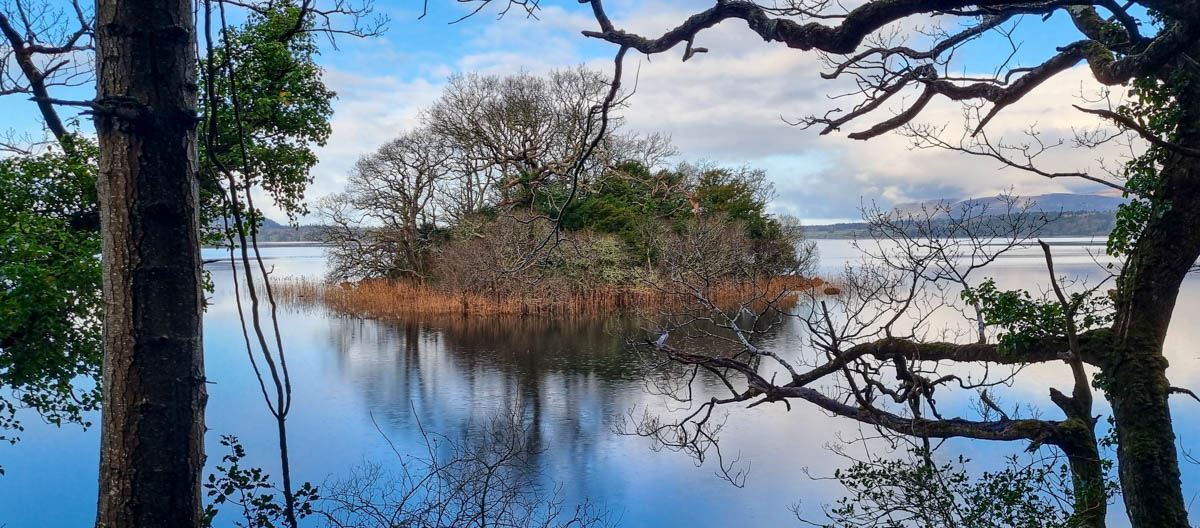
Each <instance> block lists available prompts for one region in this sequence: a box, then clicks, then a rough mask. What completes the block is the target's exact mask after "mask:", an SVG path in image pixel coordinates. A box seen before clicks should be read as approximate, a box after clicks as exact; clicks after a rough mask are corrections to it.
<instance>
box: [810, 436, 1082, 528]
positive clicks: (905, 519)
mask: <svg viewBox="0 0 1200 528" xmlns="http://www.w3.org/2000/svg"><path fill="white" fill-rule="evenodd" d="M969 463H970V459H968V458H965V457H962V456H959V457H957V458H955V459H954V460H953V461H951V462H947V463H944V464H941V465H937V464H936V463H933V462H930V461H927V459H926V458H925V457H924V456H923V454H922V452H920V451H917V452H914V453H913V457H912V459H877V460H872V461H866V462H862V461H860V462H856V463H854V464H853V465H852V466H850V467H849V468H847V469H844V470H838V471H837V472H835V473H834V479H835V480H837V481H839V483H840V484H841V485H842V486H844V487H845V488H846V490H847V492H848V495H847V496H845V497H842V498H841V499H839V500H838V501H837V503H836V504H835V505H832V506H831V507H830V508H829V509H828V510H827V511H826V512H825V514H826V516H827V517H828V521H827V522H811V521H810V524H813V525H815V526H822V527H825V528H852V527H881V528H882V527H887V528H901V527H909V526H912V527H917V526H919V527H923V528H931V527H940V528H951V527H954V528H992V527H995V526H1020V527H1023V528H1066V527H1072V526H1077V524H1076V522H1075V520H1074V516H1073V514H1072V513H1071V512H1070V504H1071V494H1072V491H1071V485H1070V483H1071V475H1070V470H1069V469H1068V468H1067V466H1066V465H1057V464H1053V463H1042V462H1039V461H1034V462H1032V463H1022V461H1020V460H1019V459H1018V458H1017V457H1015V456H1013V457H1009V458H1008V459H1006V461H1005V464H1004V467H1003V468H1001V469H999V470H996V471H985V472H982V473H980V474H979V476H977V477H973V476H971V475H972V472H971V471H969V470H968V467H967V466H968V464H969ZM797 513H798V514H799V512H797Z"/></svg>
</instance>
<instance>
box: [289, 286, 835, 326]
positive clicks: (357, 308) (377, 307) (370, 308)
mask: <svg viewBox="0 0 1200 528" xmlns="http://www.w3.org/2000/svg"><path fill="white" fill-rule="evenodd" d="M822 284H824V283H823V282H822V281H821V279H812V278H805V277H798V276H780V277H773V278H771V279H768V280H764V281H759V282H757V283H744V282H734V281H730V282H727V283H722V284H717V285H713V286H711V287H710V288H709V290H708V292H707V295H706V297H707V298H709V299H711V300H712V301H713V302H714V303H716V304H718V305H731V306H732V305H736V304H737V303H739V302H745V301H746V300H748V299H759V300H763V299H767V300H777V301H778V302H779V303H780V304H786V305H791V304H793V303H795V297H796V296H795V295H793V294H792V292H795V291H798V290H803V289H810V288H815V287H819V286H821V285H822ZM272 287H273V289H274V293H275V296H276V298H277V299H278V300H279V301H280V302H281V303H283V304H285V305H291V306H297V307H310V306H318V305H320V306H324V307H326V308H329V309H331V310H333V311H335V312H338V313H342V314H347V315H352V316H357V317H368V318H376V319H388V318H397V317H405V316H412V315H446V314H461V315H489V316H490V315H548V316H565V315H592V314H604V313H619V312H635V313H636V312H648V311H650V310H656V309H663V308H686V307H688V306H691V305H695V303H696V301H695V298H694V297H692V296H691V295H688V294H683V293H678V292H674V291H667V290H666V289H664V288H656V287H652V286H638V287H633V286H615V285H604V286H599V287H595V288H590V289H587V290H582V291H576V292H570V293H563V292H554V291H538V290H537V289H536V287H535V288H534V289H532V290H531V291H526V292H523V293H518V294H515V295H486V294H477V293H468V292H459V291H449V290H444V289H441V288H438V287H436V286H434V285H431V284H427V283H422V282H416V281H392V280H367V281H361V282H358V283H341V284H332V283H326V282H319V281H313V280H307V279H284V280H279V281H275V282H274V283H273V284H272Z"/></svg>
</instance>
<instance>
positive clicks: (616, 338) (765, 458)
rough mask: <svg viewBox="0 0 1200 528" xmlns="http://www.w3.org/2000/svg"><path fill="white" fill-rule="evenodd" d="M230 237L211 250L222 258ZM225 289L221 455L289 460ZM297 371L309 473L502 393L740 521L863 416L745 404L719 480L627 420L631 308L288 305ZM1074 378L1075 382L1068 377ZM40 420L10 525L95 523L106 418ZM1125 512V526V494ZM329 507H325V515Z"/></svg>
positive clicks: (292, 258)
mask: <svg viewBox="0 0 1200 528" xmlns="http://www.w3.org/2000/svg"><path fill="white" fill-rule="evenodd" d="M1060 242H1076V243H1063V244H1060V245H1057V246H1056V249H1055V251H1056V254H1057V255H1058V257H1057V260H1058V265H1059V268H1060V271H1061V272H1063V273H1067V274H1083V273H1091V272H1092V271H1093V270H1094V269H1095V264H1094V262H1093V260H1094V259H1093V258H1092V257H1091V256H1090V253H1089V252H1094V251H1095V250H1096V249H1097V248H1095V247H1094V246H1091V247H1089V246H1086V245H1081V244H1077V242H1080V241H1078V240H1075V241H1060ZM820 251H821V257H822V266H821V269H822V273H823V274H833V273H835V272H836V270H838V269H839V268H840V267H841V266H842V264H843V263H844V262H845V261H846V260H847V259H850V258H854V256H855V255H856V253H855V252H854V251H853V248H852V247H851V246H850V244H849V243H847V242H844V241H821V242H820ZM265 252H266V255H267V257H268V260H267V262H268V264H269V265H272V266H274V273H275V275H276V276H289V275H290V276H298V275H304V276H314V277H316V276H319V275H320V274H321V273H322V271H323V269H324V260H323V258H322V252H321V249H320V248H313V247H272V248H269V249H266V250H265ZM220 256H221V254H220V253H218V252H212V251H207V250H206V252H205V258H217V257H220ZM1039 259H1040V253H1037V252H1034V251H1029V252H1023V253H1020V254H1018V255H1015V256H1013V257H1012V258H1005V259H1002V260H1001V261H999V262H997V263H996V265H995V266H994V267H993V268H992V269H991V270H990V273H989V274H990V275H992V276H995V277H996V278H997V280H998V281H999V282H1000V283H1001V285H1002V286H1004V285H1009V286H1017V285H1028V284H1030V283H1044V276H1045V272H1044V270H1043V269H1042V267H1041V266H1042V262H1041V261H1040V260H1039ZM210 269H211V270H212V273H213V278H214V280H215V282H216V285H217V291H216V292H215V293H214V295H213V298H212V301H213V303H212V306H211V307H210V308H209V311H208V313H207V315H206V318H205V335H204V339H205V350H206V354H207V355H206V361H207V369H208V377H209V378H210V380H211V381H212V382H213V384H212V385H210V386H209V395H210V398H209V406H208V413H207V422H208V427H209V430H210V431H209V435H208V443H209V461H210V466H211V465H212V463H213V461H215V460H217V458H218V457H219V455H220V451H219V448H220V446H219V445H217V440H218V438H219V436H220V435H222V434H236V435H238V436H239V437H241V439H242V440H243V442H244V444H245V445H246V447H247V449H248V450H249V452H250V458H251V460H250V463H252V464H254V465H261V466H263V467H264V468H266V469H268V470H269V471H272V472H273V471H274V468H275V467H276V463H277V462H276V458H275V455H274V452H273V450H272V446H273V445H274V441H275V440H274V430H273V427H274V426H273V422H272V421H271V418H270V415H269V414H268V413H267V409H266V407H265V406H264V404H263V403H262V401H261V396H260V394H259V392H258V387H257V383H256V382H255V381H254V378H253V373H252V372H251V370H250V368H249V364H248V360H247V358H246V355H245V350H244V348H242V345H241V334H240V330H239V329H238V326H237V312H236V310H235V308H234V306H233V303H232V298H231V297H232V296H231V294H230V293H231V290H230V287H231V281H230V280H229V278H230V277H229V272H230V269H231V268H230V267H229V265H228V264H227V263H215V264H212V265H210ZM1197 287H1198V282H1197V281H1196V280H1194V279H1193V280H1189V281H1188V282H1187V283H1186V284H1185V287H1184V291H1183V294H1182V295H1181V298H1180V303H1179V306H1178V308H1177V312H1176V320H1175V322H1174V324H1173V327H1172V334H1171V337H1170V338H1169V340H1168V349H1169V351H1170V359H1171V361H1172V369H1171V378H1172V382H1173V383H1174V384H1176V385H1180V386H1187V387H1193V388H1195V387H1200V369H1198V368H1197V365H1198V364H1200V363H1198V362H1197V361H1196V355H1197V354H1196V351H1195V349H1194V346H1193V345H1192V344H1193V343H1196V342H1198V340H1200V329H1198V328H1197V325H1196V314H1200V290H1198V289H1197ZM281 326H282V327H283V329H284V340H285V345H286V347H287V352H288V357H289V364H290V366H291V371H292V375H293V379H294V384H295V386H296V391H295V403H294V405H293V411H292V414H291V418H290V421H289V424H290V428H291V431H292V433H291V442H292V446H293V447H292V459H293V461H294V464H295V465H294V468H293V473H294V475H295V478H297V479H298V480H301V481H304V480H308V481H312V482H314V483H316V484H320V483H322V482H324V481H325V480H326V479H336V478H338V477H340V476H344V475H346V474H347V472H348V470H349V469H350V468H351V467H353V466H355V465H356V464H361V463H363V462H366V461H380V462H384V463H387V462H389V461H392V460H394V457H393V455H392V454H391V451H390V449H389V447H388V444H387V441H386V440H385V438H384V437H383V435H381V434H380V432H379V430H377V426H378V428H379V429H382V431H383V433H384V434H386V435H387V436H388V438H390V439H391V440H392V442H393V443H395V444H396V445H397V446H399V447H400V449H401V450H416V449H418V448H419V447H420V443H419V441H418V439H419V436H418V434H417V423H418V422H419V423H420V424H421V425H422V426H423V427H425V428H426V429H427V430H430V431H434V432H438V433H440V434H446V435H450V436H454V435H460V434H463V433H464V432H466V431H469V430H470V429H471V427H474V426H476V425H478V424H480V423H482V422H483V421H484V420H486V419H487V418H488V417H489V416H490V415H491V414H492V413H494V412H496V411H497V410H503V409H511V408H516V409H520V410H521V413H522V416H523V418H524V419H525V420H526V421H527V423H529V424H530V427H531V428H533V437H534V439H535V441H536V442H538V443H539V444H540V447H542V454H541V455H539V457H538V458H537V468H538V470H539V471H538V474H539V477H537V478H539V479H540V480H541V483H542V484H543V485H547V486H549V485H554V484H557V485H561V486H562V490H563V495H564V497H565V498H566V500H567V501H568V502H571V501H577V500H581V499H583V498H590V499H592V500H593V501H597V502H600V503H603V504H606V505H607V506H608V507H609V508H610V509H611V510H612V511H613V512H614V513H615V516H617V517H619V518H620V519H621V520H622V525H623V526H689V527H709V526H711V527H718V526H720V527H728V526H747V525H780V524H783V525H788V524H794V519H793V517H792V514H791V512H790V511H789V506H790V505H792V504H793V503H796V502H798V501H799V502H800V503H801V506H802V507H803V508H804V510H805V511H807V512H809V513H815V512H816V511H818V510H819V506H820V505H821V504H822V503H824V502H828V501H830V500H832V499H833V498H835V497H837V491H838V490H837V489H836V488H835V487H834V486H833V485H832V483H830V482H824V481H822V482H816V481H812V480H810V479H808V478H807V477H806V476H805V473H804V472H805V470H806V469H807V470H809V471H811V472H812V473H813V474H814V475H829V474H831V473H832V471H833V469H835V468H837V467H840V466H842V465H843V464H844V461H843V460H841V459H839V458H838V457H836V456H832V455H831V454H830V452H829V451H828V450H827V449H826V445H828V444H830V443H831V442H836V441H837V438H838V435H839V434H844V435H847V436H853V435H854V432H855V429H854V428H853V427H852V425H851V424H848V423H846V422H845V421H842V420H837V419H833V418H830V417H827V416H825V415H824V414H823V413H821V412H818V411H816V410H814V409H812V408H810V407H809V406H804V405H798V406H795V407H794V409H793V410H792V411H791V412H787V411H786V410H785V409H784V408H783V407H782V406H761V407H758V408H755V409H754V410H752V411H740V410H739V411H737V412H735V413H734V414H733V415H731V417H730V419H729V423H728V426H727V429H726V433H725V435H724V445H725V449H726V450H727V453H728V454H732V455H735V456H736V455H740V456H741V459H742V460H743V462H745V463H746V464H748V466H747V467H748V469H749V472H750V473H749V478H748V480H747V485H746V487H745V488H734V487H732V486H730V485H729V484H727V483H725V482H723V481H721V480H720V479H718V478H717V477H716V476H715V475H714V473H715V471H716V467H715V466H713V465H712V464H706V465H703V466H697V465H696V464H695V463H694V461H693V460H692V459H691V458H689V457H687V456H685V455H682V454H679V453H670V452H654V451H652V450H651V449H650V448H649V447H650V444H649V442H648V441H646V440H644V439H641V438H635V437H625V436H619V435H615V434H613V432H612V431H613V429H614V427H615V425H616V423H617V421H618V420H619V419H620V417H621V415H623V414H624V413H625V412H626V411H628V410H630V409H640V408H644V407H646V406H649V407H651V408H654V409H660V408H662V406H663V405H664V402H663V401H662V400H661V398H658V397H656V396H651V395H648V394H647V393H646V392H645V391H644V386H643V383H642V381H641V376H640V375H639V374H638V364H637V361H636V358H632V357H629V356H628V355H627V354H625V353H624V352H623V349H622V346H621V338H620V334H621V333H622V330H624V329H625V328H627V323H625V322H621V321H545V320H525V321H522V320H505V321H502V322H496V321H487V320H482V319H473V320H467V321H463V320H460V319H455V318H451V319H442V320H438V319H430V320H425V321H416V322H407V323H404V322H390V323H380V322H374V321H362V320H356V319H350V318H344V317H338V316H330V315H329V314H326V313H324V312H322V311H320V310H307V311H305V310H287V311H286V312H285V314H284V318H283V319H282V321H281ZM800 339H803V337H802V335H801V334H800V331H799V327H798V325H796V327H795V328H790V329H789V328H785V329H784V330H783V331H781V332H780V333H779V334H778V335H777V336H775V337H773V338H772V340H773V343H769V344H768V345H771V346H775V347H777V349H781V350H786V349H788V347H789V344H792V345H798V344H799V341H797V340H800ZM1065 372H1066V371H1065V367H1063V366H1059V365H1047V366H1043V367H1038V368H1036V369H1031V370H1030V371H1027V372H1025V373H1024V374H1023V378H1022V379H1023V380H1024V381H1023V382H1022V383H1019V384H1018V385H1017V386H1015V387H1014V388H1013V389H1011V395H1012V396H1014V397H1022V398H1025V399H1028V400H1030V401H1034V402H1040V403H1044V404H1046V405H1045V408H1047V409H1050V408H1051V407H1049V404H1048V403H1047V401H1046V395H1045V391H1046V388H1047V387H1049V386H1053V384H1054V383H1055V382H1058V383H1062V381H1061V380H1063V379H1064V377H1063V375H1064V374H1065ZM1060 388H1061V387H1060ZM1173 403H1174V404H1175V412H1176V416H1177V428H1178V432H1179V434H1180V436H1181V440H1182V441H1183V444H1184V445H1185V446H1189V445H1196V444H1194V443H1193V441H1195V440H1197V438H1200V436H1198V435H1200V430H1198V429H1200V403H1196V402H1194V401H1190V400H1186V399H1183V398H1180V399H1178V400H1177V401H1174V402H1173ZM25 418H26V422H27V425H28V426H29V429H28V430H27V431H26V432H25V433H24V434H23V436H22V441H21V442H20V443H19V444H18V445H16V446H11V447H10V446H4V447H0V464H2V465H3V466H5V468H6V469H7V471H8V474H7V475H6V476H3V477H0V525H6V526H9V527H13V528H16V527H26V526H48V527H55V526H87V525H90V523H91V522H92V521H93V516H94V512H95V494H96V474H97V466H98V459H97V448H98V436H97V430H96V429H92V430H89V431H81V430H80V429H78V428H75V427H67V428H64V429H58V428H54V427H50V426H46V425H44V424H41V423H40V422H38V421H37V419H36V417H32V416H26V417H25ZM1023 447H1024V446H1023V445H1017V444H1007V445H1006V444H987V443H980V442H974V443H972V442H961V443H954V444H951V445H950V446H949V449H950V451H951V452H963V453H968V454H970V455H971V456H972V457H973V458H976V459H979V460H981V461H985V463H986V462H987V461H995V460H996V459H997V458H998V455H1000V454H1002V453H1016V452H1019V451H1020V450H1021V449H1022V448H1023ZM1183 469H1184V473H1185V478H1186V479H1187V488H1186V492H1187V493H1188V494H1189V495H1195V494H1196V492H1197V489H1198V488H1197V486H1196V484H1197V480H1198V479H1197V477H1200V472H1198V471H1197V468H1196V466H1195V465H1192V464H1185V467H1184V468H1183ZM1114 510H1115V511H1114V525H1117V526H1120V525H1122V522H1123V520H1120V519H1116V518H1115V517H1117V516H1119V510H1120V508H1119V506H1118V507H1117V508H1114ZM315 525H316V524H314V526H315Z"/></svg>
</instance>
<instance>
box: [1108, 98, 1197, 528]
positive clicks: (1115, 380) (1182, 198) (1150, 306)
mask: <svg viewBox="0 0 1200 528" xmlns="http://www.w3.org/2000/svg"><path fill="white" fill-rule="evenodd" d="M1184 83H1186V84H1190V86H1181V87H1178V88H1177V89H1176V90H1175V93H1177V94H1180V95H1179V97H1178V98H1177V101H1176V102H1175V104H1176V105H1177V110H1178V111H1179V112H1182V113H1183V117H1182V120H1181V123H1182V124H1181V125H1180V128H1181V130H1180V131H1179V136H1180V137H1179V138H1178V140H1177V143H1178V144H1180V145H1183V146H1186V147H1189V148H1195V147H1200V121H1198V120H1200V82H1188V81H1184ZM1160 178H1161V182H1162V183H1161V185H1162V187H1161V188H1160V189H1159V191H1158V193H1159V194H1158V196H1163V197H1166V198H1167V200H1165V202H1166V203H1163V204H1156V206H1155V207H1156V208H1160V209H1158V212H1159V213H1160V214H1158V215H1156V216H1154V217H1153V218H1152V219H1151V220H1150V222H1149V224H1148V225H1147V227H1146V229H1145V231H1144V232H1143V233H1142V235H1141V237H1140V238H1139V239H1138V242H1137V244H1136V246H1135V248H1134V250H1133V253H1132V255H1131V256H1130V259H1129V261H1128V263H1127V264H1126V267H1125V269H1124V270H1123V271H1122V274H1121V279H1120V282H1119V283H1118V293H1117V314H1116V319H1115V321H1114V323H1113V335H1114V348H1113V350H1112V352H1111V357H1109V358H1106V360H1105V361H1104V362H1103V363H1102V369H1103V372H1104V374H1105V376H1107V378H1108V396H1109V399H1110V400H1111V402H1112V406H1113V417H1114V418H1115V420H1116V424H1117V427H1116V429H1117V442H1118V447H1117V458H1118V462H1119V472H1120V478H1121V488H1122V495H1123V496H1124V500H1125V508H1126V510H1127V511H1128V512H1129V518H1130V521H1131V522H1132V524H1133V526H1134V527H1136V528H1149V527H1154V528H1167V527H1186V526H1189V524H1188V520H1187V508H1186V503H1185V502H1184V498H1183V491H1182V486H1181V480H1180V474H1179V457H1178V453H1177V452H1176V443H1175V433H1174V427H1173V424H1172V422H1171V409H1170V406H1169V404H1168V401H1167V400H1168V397H1169V395H1170V383H1169V382H1168V381H1167V375H1166V370H1167V360H1166V358H1165V357H1164V356H1163V341H1164V340H1165V339H1166V335H1167V329H1168V327H1169V326H1170V322H1171V316H1172V314H1173V312H1174V308H1175V300H1176V297H1177V296H1178V294H1179V287H1180V284H1181V283H1182V282H1183V279H1184V277H1185V276H1186V275H1187V274H1188V272H1189V271H1190V270H1191V268H1192V266H1193V265H1194V264H1195V262H1196V259H1197V258H1198V257H1200V158H1196V157H1192V156H1188V155H1185V154H1178V153H1176V154H1172V155H1171V156H1170V157H1169V158H1168V159H1167V160H1166V161H1165V162H1164V164H1163V169H1162V173H1161V176H1160Z"/></svg>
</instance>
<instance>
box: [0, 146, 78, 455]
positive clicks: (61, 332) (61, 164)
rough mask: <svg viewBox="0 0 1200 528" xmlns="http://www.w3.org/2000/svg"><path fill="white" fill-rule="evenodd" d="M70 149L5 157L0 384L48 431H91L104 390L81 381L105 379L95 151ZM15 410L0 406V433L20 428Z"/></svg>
mask: <svg viewBox="0 0 1200 528" xmlns="http://www.w3.org/2000/svg"><path fill="white" fill-rule="evenodd" d="M71 144H72V145H73V146H74V148H72V149H70V153H62V152H59V151H53V152H48V153H45V154H41V155H28V156H14V157H9V158H5V159H3V160H0V240H2V241H3V243H0V286H2V288H0V385H3V386H5V387H10V388H11V389H12V390H13V391H14V393H15V396H16V399H17V401H18V402H19V405H20V406H24V407H28V408H31V409H33V410H35V411H37V412H39V413H40V414H41V415H42V417H43V418H44V419H45V420H47V421H49V422H50V423H52V424H55V425H61V424H63V423H78V424H83V425H84V426H87V425H90V424H89V423H88V422H87V421H86V419H85V417H84V413H85V412H87V411H91V410H94V409H96V408H97V407H98V406H99V397H100V394H99V387H98V386H97V385H96V384H94V383H91V382H90V381H82V382H80V383H79V385H76V382H77V381H80V379H81V378H82V379H91V378H95V377H97V376H98V375H99V373H100V360H101V332H100V317H101V315H100V314H101V308H102V298H101V295H100V259H99V253H100V235H99V231H98V229H97V228H98V223H99V214H98V210H97V197H96V165H95V157H96V154H97V151H96V147H95V146H94V145H93V144H91V143H89V142H87V141H85V140H83V139H80V138H74V139H73V140H71ZM16 408H17V406H16V405H14V404H13V403H12V402H5V401H2V400H0V429H10V430H13V429H15V430H19V429H20V423H19V422H18V421H16V418H15V417H14V414H15V411H16ZM0 439H5V437H3V436H0ZM7 439H8V440H9V441H15V439H14V438H7Z"/></svg>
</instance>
